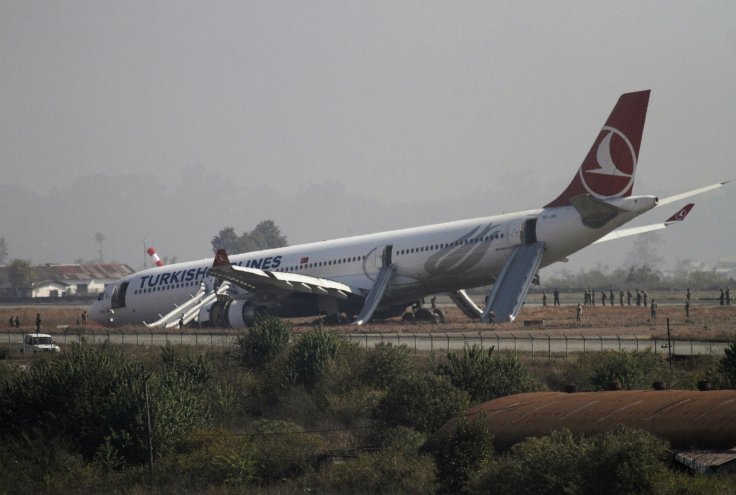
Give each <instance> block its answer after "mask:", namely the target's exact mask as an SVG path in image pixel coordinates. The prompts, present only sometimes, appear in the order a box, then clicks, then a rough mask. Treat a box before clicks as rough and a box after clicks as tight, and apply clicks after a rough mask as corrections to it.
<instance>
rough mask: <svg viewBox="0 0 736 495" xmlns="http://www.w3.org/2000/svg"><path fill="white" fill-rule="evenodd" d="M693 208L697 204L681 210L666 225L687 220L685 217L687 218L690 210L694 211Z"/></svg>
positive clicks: (691, 204)
mask: <svg viewBox="0 0 736 495" xmlns="http://www.w3.org/2000/svg"><path fill="white" fill-rule="evenodd" d="M693 206H695V203H688V204H686V205H685V206H683V207H682V208H681V209H680V211H678V212H677V213H675V214H674V215H672V216H671V217H670V218H668V219H667V221H665V222H664V223H672V222H682V221H683V220H685V217H686V216H687V214H688V213H690V210H692V209H693Z"/></svg>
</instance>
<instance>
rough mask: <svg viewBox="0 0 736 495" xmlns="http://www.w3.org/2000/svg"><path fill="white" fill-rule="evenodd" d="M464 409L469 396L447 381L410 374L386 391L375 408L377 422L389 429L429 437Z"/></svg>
mask: <svg viewBox="0 0 736 495" xmlns="http://www.w3.org/2000/svg"><path fill="white" fill-rule="evenodd" d="M467 407H468V394H467V393H466V392H465V391H463V390H460V389H458V388H456V387H454V386H453V385H452V384H451V383H450V381H449V380H448V379H447V378H446V377H444V376H437V375H434V374H431V373H418V372H411V373H408V374H407V375H405V376H402V377H400V378H398V379H397V380H396V382H394V383H393V384H392V385H391V386H390V387H389V388H388V390H387V391H386V395H385V396H384V398H383V399H382V400H381V402H380V403H379V404H378V408H377V411H376V418H377V419H379V420H381V421H383V422H384V423H385V424H387V425H389V426H407V427H409V428H413V429H415V430H417V431H421V432H426V433H431V432H433V431H435V430H437V429H438V428H439V427H440V426H442V425H443V424H444V423H445V422H446V421H447V420H449V419H450V418H452V417H453V416H456V415H457V414H460V413H461V412H463V411H465V409H467Z"/></svg>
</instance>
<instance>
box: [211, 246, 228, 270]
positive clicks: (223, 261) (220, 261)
mask: <svg viewBox="0 0 736 495" xmlns="http://www.w3.org/2000/svg"><path fill="white" fill-rule="evenodd" d="M229 264H230V260H229V259H228V257H227V251H225V250H224V249H218V250H217V254H215V261H214V262H213V263H212V268H216V267H218V266H222V265H229Z"/></svg>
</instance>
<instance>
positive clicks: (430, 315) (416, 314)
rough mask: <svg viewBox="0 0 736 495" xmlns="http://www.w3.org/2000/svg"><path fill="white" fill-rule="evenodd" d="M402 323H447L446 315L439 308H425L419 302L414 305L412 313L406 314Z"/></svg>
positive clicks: (402, 318)
mask: <svg viewBox="0 0 736 495" xmlns="http://www.w3.org/2000/svg"><path fill="white" fill-rule="evenodd" d="M401 321H412V322H416V323H419V322H425V323H434V324H439V323H445V313H444V312H443V311H442V310H441V309H439V308H425V307H422V305H421V304H420V303H419V302H416V303H414V304H412V306H411V311H407V312H406V313H404V316H402V317H401Z"/></svg>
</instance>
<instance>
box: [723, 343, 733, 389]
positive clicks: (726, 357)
mask: <svg viewBox="0 0 736 495" xmlns="http://www.w3.org/2000/svg"><path fill="white" fill-rule="evenodd" d="M720 368H721V371H722V372H723V375H724V378H725V380H726V383H727V384H728V386H729V387H731V388H736V343H733V344H731V345H729V346H728V347H726V349H724V351H723V357H722V358H721V362H720Z"/></svg>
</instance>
